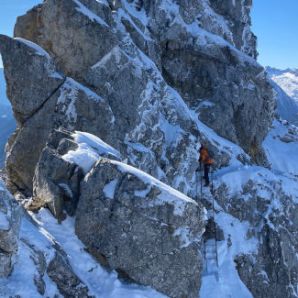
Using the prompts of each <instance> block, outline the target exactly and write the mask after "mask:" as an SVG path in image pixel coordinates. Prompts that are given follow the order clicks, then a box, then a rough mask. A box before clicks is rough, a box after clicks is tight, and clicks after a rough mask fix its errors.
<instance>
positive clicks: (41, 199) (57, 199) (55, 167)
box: [27, 131, 84, 221]
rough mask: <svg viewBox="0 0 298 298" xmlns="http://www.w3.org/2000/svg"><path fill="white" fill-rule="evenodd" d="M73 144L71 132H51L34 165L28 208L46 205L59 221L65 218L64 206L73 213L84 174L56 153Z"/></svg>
mask: <svg viewBox="0 0 298 298" xmlns="http://www.w3.org/2000/svg"><path fill="white" fill-rule="evenodd" d="M63 137H64V138H63ZM67 137H68V138H69V139H68V138H67ZM76 147H77V144H76V143H74V142H72V141H71V140H70V135H67V134H66V133H63V132H60V131H55V132H54V133H53V134H51V136H50V141H49V142H48V145H47V147H45V148H44V150H43V151H42V153H41V157H40V160H39V162H38V165H37V167H36V171H35V176H34V180H33V190H34V192H33V200H32V201H31V202H30V206H27V209H30V210H38V209H39V208H41V207H44V206H47V207H48V208H49V209H50V210H51V212H52V214H53V215H54V216H55V217H56V218H57V219H58V220H59V221H61V220H63V219H64V218H65V213H64V212H63V210H65V211H66V212H67V214H69V215H70V216H73V215H74V213H75V210H76V207H77V203H78V199H79V193H80V182H81V180H82V179H83V176H84V174H83V172H82V170H81V169H80V168H79V167H78V166H77V165H75V164H72V163H69V162H67V161H65V160H64V159H63V158H62V157H61V156H59V155H58V154H57V153H59V154H61V155H62V154H63V153H66V152H68V151H69V150H70V149H75V148H76ZM56 149H57V151H56Z"/></svg>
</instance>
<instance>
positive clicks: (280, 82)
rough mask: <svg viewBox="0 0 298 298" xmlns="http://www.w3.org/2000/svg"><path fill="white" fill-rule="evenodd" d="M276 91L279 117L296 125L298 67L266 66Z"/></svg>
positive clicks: (297, 119)
mask: <svg viewBox="0 0 298 298" xmlns="http://www.w3.org/2000/svg"><path fill="white" fill-rule="evenodd" d="M266 71H267V74H268V77H269V78H270V81H271V84H272V86H273V88H274V90H275V91H276V93H277V111H278V114H279V115H280V117H281V118H283V119H285V120H288V121H290V122H292V123H293V124H295V125H298V69H290V68H288V69H285V70H280V69H276V68H272V67H267V68H266Z"/></svg>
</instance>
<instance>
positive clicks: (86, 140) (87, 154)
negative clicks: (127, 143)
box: [63, 131, 121, 173]
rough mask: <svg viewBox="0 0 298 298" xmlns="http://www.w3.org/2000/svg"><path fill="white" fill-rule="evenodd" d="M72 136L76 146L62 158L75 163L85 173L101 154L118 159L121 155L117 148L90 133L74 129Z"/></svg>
mask: <svg viewBox="0 0 298 298" xmlns="http://www.w3.org/2000/svg"><path fill="white" fill-rule="evenodd" d="M72 137H73V138H74V140H75V141H76V142H77V144H78V148H77V149H76V150H71V151H69V152H67V153H66V154H65V155H64V156H63V159H65V160H66V161H69V162H72V163H75V164H77V165H78V166H80V167H81V168H82V169H83V170H84V172H85V173H88V172H89V171H90V170H91V168H92V166H93V165H94V164H95V163H96V162H97V161H98V160H99V159H100V157H101V156H108V155H111V156H113V157H115V158H118V159H119V158H120V157H121V155H120V153H119V152H118V151H117V150H115V149H114V148H112V147H111V146H109V145H108V144H106V143H105V142H103V141H102V140H101V139H99V138H98V137H96V136H94V135H92V134H89V133H86V132H80V131H76V132H75V133H74V134H73V135H72Z"/></svg>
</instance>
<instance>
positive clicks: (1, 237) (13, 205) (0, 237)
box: [0, 180, 21, 277]
mask: <svg viewBox="0 0 298 298" xmlns="http://www.w3.org/2000/svg"><path fill="white" fill-rule="evenodd" d="M20 221H21V208H20V207H19V205H18V203H17V202H16V201H15V199H14V198H13V197H12V196H11V195H10V194H9V193H8V191H7V190H6V188H5V187H4V183H3V182H2V181H1V180H0V277H7V276H8V275H9V274H10V273H11V271H12V270H13V266H14V263H15V261H16V255H17V252H18V239H19V229H20Z"/></svg>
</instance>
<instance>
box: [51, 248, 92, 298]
mask: <svg viewBox="0 0 298 298" xmlns="http://www.w3.org/2000/svg"><path fill="white" fill-rule="evenodd" d="M47 274H48V275H49V277H50V278H51V279H52V280H53V281H54V282H55V283H56V284H57V287H58V289H59V291H60V292H61V294H62V295H63V297H65V298H94V296H90V295H89V294H88V288H87V287H86V285H85V284H84V283H83V282H82V281H81V280H80V279H79V278H78V277H77V276H76V275H75V273H74V272H73V269H72V268H71V266H70V264H69V262H68V260H67V258H66V256H65V255H64V254H63V252H59V251H58V252H56V254H55V256H54V258H53V259H52V261H51V262H50V263H49V265H48V267H47Z"/></svg>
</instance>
